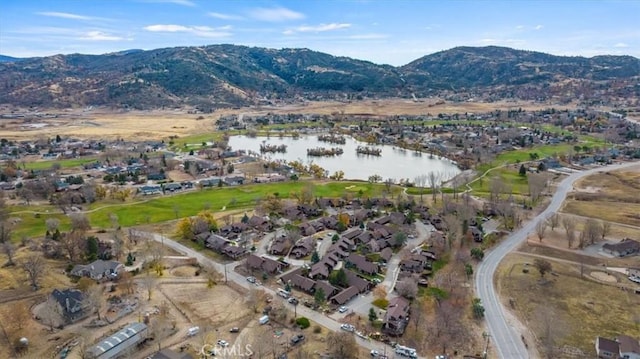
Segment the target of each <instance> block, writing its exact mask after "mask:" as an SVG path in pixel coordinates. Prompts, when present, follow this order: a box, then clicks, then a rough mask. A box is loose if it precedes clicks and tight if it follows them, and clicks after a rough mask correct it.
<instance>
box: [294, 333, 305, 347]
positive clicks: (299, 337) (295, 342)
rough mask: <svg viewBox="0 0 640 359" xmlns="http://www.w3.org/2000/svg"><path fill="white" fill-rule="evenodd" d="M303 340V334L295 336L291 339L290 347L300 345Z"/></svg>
mask: <svg viewBox="0 0 640 359" xmlns="http://www.w3.org/2000/svg"><path fill="white" fill-rule="evenodd" d="M303 340H304V335H303V334H296V335H294V336H293V337H291V344H292V345H296V344H298V343H300V342H301V341H303Z"/></svg>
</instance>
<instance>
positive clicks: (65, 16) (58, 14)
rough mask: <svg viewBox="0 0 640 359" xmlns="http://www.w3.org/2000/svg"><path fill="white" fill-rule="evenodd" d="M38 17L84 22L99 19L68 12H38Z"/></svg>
mask: <svg viewBox="0 0 640 359" xmlns="http://www.w3.org/2000/svg"><path fill="white" fill-rule="evenodd" d="M37 14H38V15H42V16H49V17H58V18H61V19H70V20H84V21H89V20H96V19H97V18H95V17H92V16H85V15H78V14H72V13H68V12H57V11H43V12H38V13H37Z"/></svg>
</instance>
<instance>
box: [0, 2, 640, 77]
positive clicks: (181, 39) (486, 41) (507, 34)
mask: <svg viewBox="0 0 640 359" xmlns="http://www.w3.org/2000/svg"><path fill="white" fill-rule="evenodd" d="M213 44H236V45H247V46H259V47H268V48H276V49H281V48H309V49H311V50H315V51H321V52H326V53H329V54H332V55H337V56H348V57H352V58H356V59H361V60H368V61H372V62H374V63H378V64H390V65H395V66H398V65H404V64H406V63H409V62H411V61H413V60H415V59H417V58H420V57H422V56H424V55H428V54H431V53H434V52H438V51H442V50H446V49H450V48H453V47H456V46H488V45H497V46H507V47H512V48H516V49H524V50H533V51H542V52H547V53H551V54H555V55H580V56H587V57H590V56H594V55H603V54H611V55H632V56H635V57H639V58H640V0H617V1H614V0H610V1H604V0H601V1H595V0H535V1H524V0H523V1H518V0H512V1H491V0H475V1H463V0H458V1H444V0H439V1H436V0H433V1H428V0H395V1H391V0H322V1H320V0H296V1H260V0H254V1H249V0H2V1H0V54H3V55H9V56H15V57H33V56H49V55H55V54H70V53H83V54H102V53H109V52H115V51H122V50H127V49H144V50H151V49H155V48H163V47H175V46H202V45H213Z"/></svg>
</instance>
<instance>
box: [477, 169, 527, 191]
mask: <svg viewBox="0 0 640 359" xmlns="http://www.w3.org/2000/svg"><path fill="white" fill-rule="evenodd" d="M514 166H515V167H514ZM519 169H520V166H519V165H511V166H508V167H504V168H497V169H495V170H493V171H491V172H490V173H489V174H488V175H487V176H486V177H485V178H484V179H483V180H478V181H475V182H474V183H472V184H471V188H472V189H473V192H474V193H475V194H478V195H483V194H488V193H489V191H490V190H489V188H490V184H491V178H493V177H496V176H498V177H500V178H501V179H502V181H503V182H504V183H506V184H509V185H511V187H512V193H513V194H516V195H527V194H528V193H529V185H528V181H527V177H526V176H524V177H523V176H520V173H519V172H518V171H519Z"/></svg>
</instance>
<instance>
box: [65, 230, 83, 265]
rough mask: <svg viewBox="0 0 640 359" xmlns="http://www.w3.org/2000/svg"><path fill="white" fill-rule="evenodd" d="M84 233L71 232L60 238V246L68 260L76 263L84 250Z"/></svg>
mask: <svg viewBox="0 0 640 359" xmlns="http://www.w3.org/2000/svg"><path fill="white" fill-rule="evenodd" d="M85 244H86V243H85V238H84V231H71V232H69V233H65V234H64V235H63V236H61V238H60V245H61V246H62V248H63V249H64V251H65V252H67V256H69V260H70V261H71V262H76V261H77V260H78V259H79V257H80V254H81V253H83V252H84V248H85Z"/></svg>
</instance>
